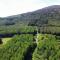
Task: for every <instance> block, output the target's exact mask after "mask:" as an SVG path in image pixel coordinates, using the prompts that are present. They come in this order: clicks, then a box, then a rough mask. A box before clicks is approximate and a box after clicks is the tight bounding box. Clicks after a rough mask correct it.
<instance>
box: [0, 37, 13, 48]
mask: <svg viewBox="0 0 60 60" xmlns="http://www.w3.org/2000/svg"><path fill="white" fill-rule="evenodd" d="M1 39H2V42H3V43H2V44H0V47H1V46H3V45H5V44H6V43H7V42H8V41H9V40H11V39H12V38H1Z"/></svg>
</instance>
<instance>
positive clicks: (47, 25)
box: [0, 5, 60, 33]
mask: <svg viewBox="0 0 60 60" xmlns="http://www.w3.org/2000/svg"><path fill="white" fill-rule="evenodd" d="M16 24H20V25H21V24H22V25H23V24H24V25H29V26H38V30H39V32H47V33H60V5H53V6H48V7H45V8H42V9H39V10H37V11H33V12H28V13H23V14H19V15H14V16H9V17H5V18H0V26H7V25H16ZM41 30H42V31H41ZM52 31H53V32H52Z"/></svg>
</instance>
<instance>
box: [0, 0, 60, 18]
mask: <svg viewBox="0 0 60 60" xmlns="http://www.w3.org/2000/svg"><path fill="white" fill-rule="evenodd" d="M59 4H60V0H0V17H6V16H11V15H17V14H21V13H26V12H31V11H35V10H38V9H41V8H44V7H47V6H50V5H59Z"/></svg>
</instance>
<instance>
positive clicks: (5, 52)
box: [0, 34, 33, 60]
mask: <svg viewBox="0 0 60 60" xmlns="http://www.w3.org/2000/svg"><path fill="white" fill-rule="evenodd" d="M32 41H33V35H29V34H25V35H20V36H19V35H17V36H14V37H13V38H12V40H10V41H9V42H8V43H7V44H5V45H4V46H3V47H1V48H0V60H23V59H24V55H25V53H26V51H27V49H28V48H29V46H30V45H31V44H32Z"/></svg>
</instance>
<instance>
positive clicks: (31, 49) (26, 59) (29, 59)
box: [24, 44, 37, 60]
mask: <svg viewBox="0 0 60 60" xmlns="http://www.w3.org/2000/svg"><path fill="white" fill-rule="evenodd" d="M36 46H37V45H36V44H33V46H30V47H29V48H28V50H27V52H26V54H25V57H24V60H32V54H33V52H34V50H35V48H36Z"/></svg>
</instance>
